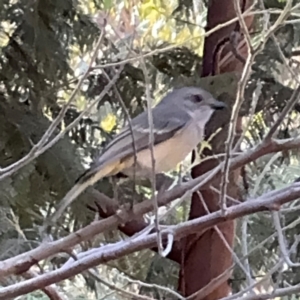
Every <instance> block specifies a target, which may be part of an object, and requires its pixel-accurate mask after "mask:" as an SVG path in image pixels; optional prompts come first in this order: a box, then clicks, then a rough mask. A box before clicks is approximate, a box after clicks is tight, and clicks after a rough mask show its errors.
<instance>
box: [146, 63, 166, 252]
mask: <svg viewBox="0 0 300 300" xmlns="http://www.w3.org/2000/svg"><path fill="white" fill-rule="evenodd" d="M141 65H142V70H143V73H144V77H145V84H146V98H147V113H148V123H149V149H150V153H151V164H152V174H151V185H152V201H153V208H154V215H155V220H154V222H155V229H156V232H157V248H158V253H159V254H160V255H162V253H163V245H162V240H161V233H160V228H159V216H158V204H157V195H156V176H155V174H156V172H155V157H154V133H155V130H156V128H155V125H154V124H153V116H152V100H151V94H150V79H149V76H148V72H147V67H146V64H145V61H144V60H141Z"/></svg>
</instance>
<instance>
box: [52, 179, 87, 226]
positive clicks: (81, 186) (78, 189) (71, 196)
mask: <svg viewBox="0 0 300 300" xmlns="http://www.w3.org/2000/svg"><path fill="white" fill-rule="evenodd" d="M89 185H90V183H89V182H88V181H87V182H83V183H77V184H75V185H74V186H73V187H72V189H71V190H70V191H69V192H68V193H67V194H66V195H65V197H64V198H63V199H62V200H61V201H60V203H59V204H58V206H57V207H56V211H55V212H54V214H53V215H52V216H50V218H49V224H51V223H56V221H57V220H58V219H59V217H60V216H61V215H62V213H63V212H64V210H65V209H66V208H67V207H68V206H69V205H70V204H71V203H72V202H73V201H74V200H75V199H76V198H77V197H78V196H79V195H80V194H81V193H82V192H83V191H84V190H85V189H86V188H87V187H88V186H89Z"/></svg>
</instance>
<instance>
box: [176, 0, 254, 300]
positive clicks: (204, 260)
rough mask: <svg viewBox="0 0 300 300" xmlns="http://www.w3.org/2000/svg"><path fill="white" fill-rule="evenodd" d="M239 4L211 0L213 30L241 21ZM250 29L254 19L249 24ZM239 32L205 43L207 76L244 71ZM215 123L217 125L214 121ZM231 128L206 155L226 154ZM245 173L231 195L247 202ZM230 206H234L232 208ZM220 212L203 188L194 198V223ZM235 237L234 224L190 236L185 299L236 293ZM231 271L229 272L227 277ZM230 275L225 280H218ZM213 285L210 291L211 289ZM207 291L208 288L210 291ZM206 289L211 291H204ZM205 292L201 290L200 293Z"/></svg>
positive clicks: (206, 165) (200, 169)
mask: <svg viewBox="0 0 300 300" xmlns="http://www.w3.org/2000/svg"><path fill="white" fill-rule="evenodd" d="M234 1H235V0H222V1H220V0H211V1H210V2H209V7H208V19H207V24H208V25H207V30H210V29H211V28H214V27H215V26H217V25H219V24H222V23H224V22H226V21H228V20H230V19H232V18H234V17H235V16H236V13H235V9H234ZM251 4H252V0H249V1H246V0H244V1H240V5H241V9H242V11H244V10H245V9H247V8H248V7H249V6H250V5H251ZM245 21H246V24H247V26H248V28H250V26H251V24H252V22H253V18H252V17H247V18H246V19H245ZM236 30H239V25H237V23H234V24H232V25H230V26H227V27H224V28H222V29H220V30H218V31H217V32H215V33H213V34H212V35H210V36H208V37H207V38H206V40H205V46H204V57H203V69H202V76H208V75H215V74H221V73H227V72H233V71H236V72H241V71H242V69H243V61H242V60H241V59H238V58H236V57H237V55H234V54H233V52H234V51H232V50H231V49H232V44H231V43H230V36H232V35H231V34H232V33H233V32H234V31H236ZM236 48H237V49H236V50H237V51H238V53H239V54H240V56H242V57H244V58H246V57H247V47H246V44H245V42H244V41H243V40H242V38H241V40H240V41H239V43H238V46H237V47H236ZM210 124H213V120H212V122H211V123H210ZM210 124H208V128H207V132H206V134H207V137H208V136H209V134H212V133H213V132H212V128H211V127H212V126H213V125H210ZM236 132H237V135H238V133H239V132H241V120H238V125H237V128H236ZM227 134H228V128H224V129H223V130H222V132H221V133H220V134H218V135H217V136H216V137H215V138H213V139H212V141H211V146H212V149H213V151H207V150H206V151H205V153H204V154H205V155H211V154H212V153H224V145H225V140H226V138H227ZM218 163H219V162H218V160H217V159H209V160H206V161H204V162H203V163H200V164H199V165H198V166H196V167H195V168H194V169H193V170H192V176H193V178H195V177H198V176H200V175H202V174H203V173H205V172H207V171H209V170H211V169H213V168H214V167H215V166H216V165H217V164H218ZM239 175H240V170H237V171H235V172H232V173H231V174H230V177H229V183H228V187H227V195H228V196H230V197H232V198H235V199H241V197H240V195H239V188H238V180H239ZM220 181H221V178H216V179H215V182H214V183H213V186H214V187H215V188H216V189H218V190H219V189H220ZM228 205H230V204H228ZM216 210H219V194H218V193H216V192H214V191H213V190H212V189H210V188H206V189H201V190H200V191H199V192H196V193H194V194H193V197H192V203H191V209H190V216H189V219H194V218H198V217H201V216H203V215H206V214H207V213H209V212H214V211H216ZM234 235H235V223H234V222H233V221H229V222H226V223H223V224H222V225H219V226H218V230H217V229H216V228H211V229H209V230H207V231H206V232H204V233H203V234H198V235H197V234H196V235H193V236H189V237H188V238H186V240H185V241H182V255H181V271H180V277H179V288H178V289H179V291H180V293H182V295H184V296H186V297H187V296H190V295H192V294H194V293H197V292H198V293H197V294H196V295H195V297H194V298H193V299H197V300H198V299H205V300H215V299H220V298H222V297H225V296H227V295H228V294H229V292H230V286H229V284H228V278H229V277H230V275H231V272H230V270H229V268H230V266H231V265H232V255H231V253H232V250H231V249H232V247H233V242H234ZM226 270H228V271H227V272H225V271H226ZM223 272H225V274H224V276H222V278H218V279H217V277H218V276H219V275H221V274H222V273H223ZM208 284H210V286H207V285H208ZM205 287H206V288H205ZM204 288H205V289H204ZM200 290H201V291H200Z"/></svg>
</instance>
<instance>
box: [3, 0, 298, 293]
mask: <svg viewBox="0 0 300 300" xmlns="http://www.w3.org/2000/svg"><path fill="white" fill-rule="evenodd" d="M121 2H122V1H112V0H104V1H100V2H99V1H75V0H73V1H72V0H65V1H59V0H54V1H50V0H45V1H25V0H20V1H9V0H5V1H2V2H1V3H0V20H1V22H0V26H1V34H0V45H1V49H0V82H1V85H0V97H1V98H0V100H1V101H0V128H1V130H0V166H1V167H5V166H8V165H10V164H12V163H13V162H15V161H17V160H18V159H20V158H22V157H24V155H26V153H28V152H29V151H30V149H31V147H32V145H33V144H36V143H37V142H38V141H39V139H40V137H41V136H42V135H43V133H44V132H45V131H46V130H47V128H48V126H49V125H50V123H51V121H52V120H53V118H55V117H56V116H57V115H58V113H59V111H60V109H61V106H62V104H64V103H65V102H66V100H67V99H68V97H69V95H70V93H71V90H72V89H73V88H74V85H75V84H76V83H77V80H78V78H77V77H76V76H75V71H78V68H77V67H78V64H77V62H78V61H81V62H84V63H85V64H87V63H88V59H87V57H88V56H89V55H90V54H91V51H92V49H93V48H94V45H95V42H96V40H97V38H98V36H99V34H100V31H101V26H100V25H99V22H98V23H97V22H94V21H93V17H94V14H95V13H96V12H99V10H101V11H100V12H101V13H102V12H103V11H102V10H103V9H105V10H110V11H111V12H112V16H114V15H116V16H118V15H119V13H120V11H122V9H123V8H124V7H123V6H122V5H119V4H120V3H121ZM127 4H128V3H127V2H126V3H125V6H126V7H127V9H128V10H129V9H130V7H129V5H127ZM206 4H207V3H206V2H203V4H201V5H200V6H201V7H199V8H198V11H197V13H198V16H200V17H199V18H198V19H197V20H194V19H193V16H194V11H193V10H194V8H193V2H192V1H184V0H182V1H178V2H176V1H170V3H166V2H164V1H143V2H141V3H139V4H137V6H138V7H137V10H138V11H139V14H138V17H139V18H137V19H139V21H140V24H139V25H140V27H141V28H142V29H141V28H139V30H137V31H138V34H137V38H136V40H135V42H134V43H133V46H132V48H133V51H135V52H136V53H139V52H141V51H142V52H144V53H145V52H148V51H151V50H156V53H155V54H154V55H153V56H149V57H147V58H146V59H145V64H146V67H147V70H148V72H149V76H150V79H151V92H152V96H153V97H154V98H155V99H159V98H160V97H161V96H163V95H164V94H165V93H166V92H167V90H168V89H169V88H171V87H174V86H176V87H177V86H182V85H200V86H202V87H204V88H206V89H208V90H210V91H211V92H212V93H213V94H214V95H216V96H218V97H220V98H221V99H227V100H226V101H227V102H228V103H229V104H230V105H232V104H233V101H234V100H235V89H236V84H237V80H238V78H237V77H236V74H225V75H219V76H214V77H207V78H200V77H199V74H198V73H199V70H200V69H201V64H202V57H201V55H202V50H203V42H204V39H203V35H202V34H203V33H204V29H203V26H204V22H203V21H204V17H205V13H206V7H205V6H204V5H206ZM284 4H285V3H283V2H282V1H273V0H268V1H265V5H266V7H267V8H270V7H273V8H275V7H276V8H282V7H283V6H284ZM123 12H124V11H123ZM274 18H275V17H274V16H273V15H271V19H270V21H271V22H273V21H274ZM293 18H295V16H291V20H292V19H293ZM118 22H119V23H118ZM122 22H123V23H122ZM142 22H144V23H142ZM159 22H161V23H159ZM114 24H118V25H115V26H116V27H117V26H119V27H117V28H116V29H118V30H119V32H120V35H122V34H123V36H122V37H123V38H122V39H120V38H119V37H117V36H116V35H114V34H113V33H111V32H106V33H105V38H104V40H103V44H102V45H101V47H100V48H101V49H100V50H101V55H99V57H98V58H97V60H96V63H97V64H100V65H104V64H107V63H111V62H117V61H120V60H121V59H123V58H124V57H127V56H130V55H132V53H131V51H129V50H128V49H127V46H128V44H129V43H130V42H128V41H131V38H132V36H131V35H130V32H129V33H128V32H126V31H125V33H124V32H123V31H122V30H123V27H122V26H121V25H124V24H125V25H128V23H126V21H124V20H121V21H120V20H117V21H116V23H114ZM119 24H121V25H119ZM141 24H142V25H143V24H146V26H145V27H147V28H146V30H143V28H144V27H143V26H144V25H143V26H142V25H141ZM125 25H124V27H126V26H125ZM153 25H156V26H158V28H159V30H157V34H156V35H153V34H152V32H151V31H152V29H153ZM99 28H100V29H99ZM112 32H113V30H112ZM124 36H125V37H124ZM128 36H129V37H128ZM276 40H277V42H276V43H277V45H276V43H275V42H274V41H273V40H272V39H270V40H269V41H268V42H267V44H266V48H265V50H264V51H263V52H262V53H261V54H260V55H259V56H258V57H257V59H256V62H255V65H254V67H253V73H252V77H251V81H250V82H249V83H248V87H247V92H246V99H245V102H244V105H243V108H242V111H241V114H242V115H247V114H248V113H249V110H250V107H251V101H252V95H253V91H254V90H255V88H256V86H257V81H258V79H259V80H260V81H261V82H262V85H263V87H262V93H261V95H260V98H259V101H258V104H257V107H256V111H255V114H256V115H255V118H254V120H253V121H252V123H251V124H250V127H249V130H248V131H247V133H246V136H245V140H244V142H243V146H244V148H248V147H251V146H254V145H256V144H257V143H258V142H259V141H261V139H262V137H263V136H264V134H265V132H266V131H267V129H268V128H269V127H270V125H271V124H272V123H273V122H274V115H275V114H276V113H278V112H280V111H281V110H282V108H283V107H284V106H285V103H286V101H287V100H288V99H289V97H290V96H291V94H292V91H293V86H290V85H289V83H288V84H287V83H286V82H287V81H286V80H285V78H284V76H283V73H284V72H283V70H284V66H283V61H282V59H281V57H280V55H279V54H278V51H277V50H278V45H279V46H280V48H281V49H282V50H283V53H284V55H285V56H286V57H288V58H290V57H292V55H293V51H294V48H296V47H298V46H299V41H300V28H299V25H298V24H297V23H291V24H289V25H287V26H283V27H282V28H281V29H280V30H279V31H278V32H277V33H276ZM170 46H172V48H171V47H170ZM165 47H168V50H164V51H162V49H163V48H165ZM141 48H142V49H141ZM124 49H125V50H124ZM158 50H160V52H158ZM105 71H106V72H107V74H108V76H109V77H110V78H112V77H113V76H114V74H115V71H116V69H115V68H113V67H109V68H108V67H107V68H105ZM289 78H290V76H289ZM107 83H108V79H107V77H106V76H105V75H104V74H103V72H102V71H99V69H95V70H94V72H93V73H92V74H90V75H89V77H88V78H87V80H86V82H85V85H86V89H82V90H81V91H80V93H79V94H80V95H79V96H78V97H77V98H76V101H74V103H73V104H72V106H71V107H70V108H69V109H68V111H67V113H66V116H65V118H64V121H63V124H61V125H60V127H59V128H58V129H57V131H56V132H55V133H56V134H57V133H58V132H60V130H62V129H63V128H64V126H66V125H68V124H70V123H71V122H72V121H74V120H75V119H76V118H77V117H78V116H79V114H80V113H81V112H82V110H83V107H84V106H85V105H86V104H87V103H90V102H91V101H93V100H94V99H95V98H96V97H97V96H98V95H99V94H100V92H101V91H102V90H103V89H104V87H105V86H106V85H107ZM116 88H117V90H118V91H119V93H120V95H121V97H122V100H123V102H124V104H125V106H126V108H127V110H128V113H129V114H130V115H131V116H134V115H136V114H138V113H140V112H141V111H143V110H144V108H145V105H146V101H145V78H144V73H143V69H142V64H141V61H140V60H139V59H135V60H133V61H131V62H129V63H126V64H125V66H124V70H123V71H122V74H121V76H120V78H119V80H118V81H117V83H116ZM222 97H224V98H222ZM220 119H221V118H220ZM125 120H126V113H125V112H124V110H123V108H122V105H121V104H120V102H119V101H118V93H117V92H116V91H115V90H112V91H110V93H109V94H108V95H106V96H105V98H104V99H103V101H102V102H101V103H100V104H99V105H98V107H97V108H95V109H94V110H93V111H92V113H91V114H89V115H86V116H85V117H84V118H82V120H81V121H80V123H79V124H78V126H76V127H75V128H73V129H72V130H71V131H70V132H69V133H68V136H65V137H64V138H63V139H61V140H60V142H59V143H57V144H56V145H55V146H54V147H53V148H51V149H50V150H49V151H47V152H46V153H45V154H43V155H42V156H40V157H39V158H38V159H36V160H34V161H33V162H32V163H30V164H29V165H27V166H26V167H24V168H22V169H21V170H20V171H19V172H17V173H15V174H14V175H13V176H10V177H9V178H7V179H5V180H3V181H1V182H0V253H1V258H0V259H4V258H7V257H11V256H13V255H16V254H17V253H20V252H23V251H25V250H27V249H29V248H30V247H35V246H36V245H37V244H38V243H40V236H39V234H38V231H37V229H36V225H38V224H40V223H41V221H42V220H43V218H44V216H45V215H46V214H48V213H49V211H51V210H53V205H54V204H55V203H56V202H57V201H59V200H60V199H61V198H62V197H63V196H64V194H65V193H66V191H67V190H68V189H69V188H70V187H71V186H72V185H73V183H74V181H75V179H76V178H77V176H78V175H79V174H80V173H81V171H82V170H83V169H84V167H85V166H86V165H87V164H88V162H89V161H90V159H91V158H92V157H94V156H96V155H97V154H98V153H99V152H100V151H101V150H102V148H103V147H104V146H105V145H106V144H107V142H108V141H109V140H110V139H111V137H112V135H113V134H115V133H116V132H117V131H118V130H119V128H120V127H121V126H122V125H123V124H124V121H125ZM219 121H220V122H221V123H217V124H218V126H217V128H219V127H222V126H224V124H225V123H224V120H219ZM299 124H300V123H299V117H298V113H297V111H296V110H294V111H293V112H292V113H291V114H290V115H289V117H288V118H287V119H286V120H285V122H284V124H283V125H282V126H281V127H280V132H279V137H280V138H286V137H293V136H297V135H298V134H299ZM217 128H214V130H213V132H214V131H215V129H217ZM213 132H209V133H207V135H208V136H210V135H211V134H213ZM270 160H271V162H272V163H269V162H270ZM266 166H267V167H266ZM299 168H300V167H299V151H297V152H294V153H293V152H290V153H280V154H279V155H278V156H276V157H274V156H267V157H264V158H261V159H259V160H257V161H256V163H255V164H251V165H249V166H247V177H248V182H249V186H250V189H249V195H248V197H250V196H251V197H253V198H255V197H256V196H258V195H261V194H263V193H265V192H266V191H269V190H272V189H275V188H280V187H282V186H284V185H286V184H288V183H290V182H292V181H294V180H295V179H296V178H297V177H298V176H299V175H298V174H299ZM175 175H176V174H175ZM170 176H174V174H173V173H172V174H170ZM97 187H98V188H99V190H101V192H103V193H105V194H107V195H108V196H112V195H113V188H114V186H113V185H112V183H111V182H110V181H109V180H103V181H101V182H99V183H98V184H97ZM118 188H119V189H120V193H119V194H120V195H122V201H124V202H129V201H132V200H133V201H135V202H138V201H141V199H142V197H145V198H147V197H149V188H147V187H146V188H145V187H142V188H140V189H137V190H136V191H133V190H132V183H131V182H129V183H128V182H127V183H123V184H120V185H119V186H118ZM91 199H92V200H93V197H92V193H90V192H89V191H87V192H86V194H85V195H83V196H82V197H80V199H79V200H78V201H75V203H74V204H73V205H72V206H71V207H70V208H69V209H68V213H67V214H66V215H65V219H64V220H63V225H64V227H60V228H58V229H57V231H56V232H54V236H55V237H57V236H62V235H66V234H67V233H68V232H70V231H74V230H76V229H77V228H80V227H82V226H83V225H85V224H87V223H89V222H91V220H92V218H93V216H92V213H91V212H89V211H88V210H87V209H86V204H87V203H89V204H91V202H92V200H91ZM188 200H189V199H187V201H186V204H185V205H183V206H182V207H180V208H179V209H175V210H174V213H173V214H170V216H168V218H167V219H165V222H166V223H167V224H174V223H177V222H179V221H183V220H184V219H186V218H187V215H188V208H187V207H188ZM295 205H296V204H295ZM284 218H285V222H286V224H290V223H293V222H297V220H298V211H290V212H289V211H288V212H286V213H284ZM273 232H274V229H273V227H272V220H271V218H270V215H269V214H267V213H260V214H257V215H254V216H251V217H250V218H249V226H248V233H249V237H248V243H249V248H250V249H253V248H254V247H256V246H257V245H258V244H259V243H260V242H262V241H263V240H265V239H267V238H268V237H269V236H270V235H271V234H272V233H273ZM297 232H299V224H295V225H294V227H291V228H290V229H289V230H287V239H288V240H289V241H291V240H292V239H293V235H294V234H295V233H297ZM122 238H125V237H124V236H123V235H122V234H120V232H119V231H117V230H116V231H113V232H109V233H105V234H102V235H100V236H99V237H96V238H95V240H93V241H89V243H85V244H83V245H81V249H88V248H90V247H93V246H97V247H98V246H99V244H106V243H110V242H114V241H118V240H120V239H122ZM241 238H242V233H241V232H238V235H237V244H236V251H237V253H238V254H241ZM277 249H278V243H277V239H275V238H269V240H268V241H267V242H266V243H265V244H264V245H263V247H260V248H259V250H257V251H254V252H253V254H251V255H250V264H251V267H252V271H253V273H254V274H260V273H262V272H264V271H266V270H268V269H270V267H271V266H272V264H273V263H274V261H275V260H276V259H277V258H278V251H277ZM266 257H268V259H267V260H266ZM295 259H299V257H298V254H297V255H296V258H295ZM65 260H66V258H65V257H63V258H61V257H59V258H56V259H53V260H51V262H50V261H47V262H45V264H46V266H47V267H52V266H53V265H54V266H60V265H61V264H63V263H64V262H65ZM98 271H99V274H101V276H102V274H104V275H103V277H105V279H107V280H108V281H113V280H115V278H118V276H121V275H120V274H121V273H120V272H119V271H121V272H122V273H123V274H126V275H127V276H128V277H132V278H134V279H142V280H145V281H147V282H152V283H159V284H162V285H165V286H168V287H170V288H175V287H176V280H177V271H178V266H177V265H176V264H174V263H172V262H170V261H168V260H166V259H162V258H158V257H157V256H156V255H154V253H153V252H151V251H142V252H139V253H135V254H134V255H131V256H129V257H126V258H124V259H120V260H116V261H114V262H113V263H112V264H111V265H107V266H100V267H99V270H98ZM298 273H299V272H295V273H294V274H285V275H284V276H285V278H284V279H285V280H287V281H290V282H297V280H298V279H299V276H300V275H299V274H298ZM111 274H113V275H114V276H112V275H111ZM168 275H170V277H168ZM240 275H241V274H240V273H238V271H237V270H236V273H235V275H234V279H236V278H241V277H243V274H242V275H241V276H240ZM85 276H86V277H85V280H86V283H85V285H87V286H88V287H89V288H91V289H92V290H93V291H97V292H98V293H99V294H101V296H104V295H105V294H106V293H108V288H107V287H104V285H102V284H100V283H97V282H96V281H95V280H94V278H93V277H92V276H89V275H85ZM112 277H113V278H112ZM76 280H78V281H76ZM80 280H81V279H80ZM80 280H79V279H78V278H76V279H74V281H73V280H70V281H68V283H67V285H66V286H65V287H64V288H65V289H66V290H68V291H70V290H72V293H71V292H70V294H71V295H74V294H73V289H75V288H76V285H77V283H78V282H79V283H80V284H81V285H82V281H80ZM236 282H237V283H236V285H235V288H236V289H240V287H241V286H243V285H244V281H243V280H240V281H236ZM75 283H76V284H75ZM117 283H118V284H119V285H120V286H121V285H122V286H126V284H128V282H127V281H126V280H123V281H122V280H119V281H118V282H117ZM80 284H78V286H80ZM84 288H86V287H84ZM76 291H77V295H78V297H79V296H80V297H84V296H85V295H86V293H85V291H84V292H82V291H79V288H77V289H76ZM141 292H143V293H145V294H147V295H149V294H152V295H153V297H155V298H157V299H158V297H159V296H161V295H163V294H164V292H162V291H156V290H155V291H154V289H152V290H151V291H149V289H146V288H144V289H142V291H141ZM89 295H90V296H91V297H90V298H91V299H92V298H93V297H94V298H95V295H94V294H93V293H92V292H90V291H89ZM28 297H29V296H28ZM31 297H35V298H34V299H42V298H41V297H40V296H39V294H38V293H35V294H34V295H32V296H31ZM42 297H43V296H42ZM113 297H115V298H113ZM117 297H118V296H115V295H114V296H112V297H111V298H110V299H122V298H121V296H120V297H118V298H117ZM98 298H99V297H98ZM24 299H25V298H24ZM27 299H29V298H27Z"/></svg>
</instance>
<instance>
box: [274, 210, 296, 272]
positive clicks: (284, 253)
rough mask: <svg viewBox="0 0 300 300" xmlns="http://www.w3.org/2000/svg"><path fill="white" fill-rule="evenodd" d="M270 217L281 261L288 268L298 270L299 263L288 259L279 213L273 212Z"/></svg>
mask: <svg viewBox="0 0 300 300" xmlns="http://www.w3.org/2000/svg"><path fill="white" fill-rule="evenodd" d="M272 217H273V222H274V226H275V229H276V232H277V235H278V243H279V248H280V251H281V254H282V256H283V259H284V260H285V262H286V263H287V264H288V266H289V267H292V268H294V267H297V268H299V267H300V263H293V262H292V261H291V259H290V256H289V251H288V249H287V246H286V242H285V237H284V236H283V230H282V227H281V225H280V218H279V213H278V212H277V211H273V212H272Z"/></svg>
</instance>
